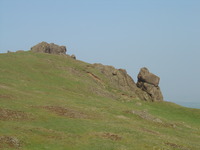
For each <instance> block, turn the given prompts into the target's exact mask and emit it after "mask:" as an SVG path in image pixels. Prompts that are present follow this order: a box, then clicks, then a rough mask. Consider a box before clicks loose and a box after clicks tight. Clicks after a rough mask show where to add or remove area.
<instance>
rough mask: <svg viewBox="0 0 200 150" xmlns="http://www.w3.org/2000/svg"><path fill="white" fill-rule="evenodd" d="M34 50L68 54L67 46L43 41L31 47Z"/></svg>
mask: <svg viewBox="0 0 200 150" xmlns="http://www.w3.org/2000/svg"><path fill="white" fill-rule="evenodd" d="M31 51H32V52H38V53H49V54H66V52H67V49H66V47H65V46H59V45H56V44H54V43H50V44H49V43H47V42H41V43H39V44H37V45H35V46H33V47H31Z"/></svg>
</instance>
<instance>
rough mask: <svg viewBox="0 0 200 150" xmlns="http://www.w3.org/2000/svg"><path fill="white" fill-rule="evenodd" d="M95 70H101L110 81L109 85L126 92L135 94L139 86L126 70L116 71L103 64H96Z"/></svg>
mask: <svg viewBox="0 0 200 150" xmlns="http://www.w3.org/2000/svg"><path fill="white" fill-rule="evenodd" d="M94 66H95V68H97V69H99V70H100V71H101V73H103V74H104V75H105V76H106V78H107V79H108V82H109V84H110V85H111V86H112V87H114V88H116V89H120V90H122V91H125V92H133V93H134V92H135V91H136V89H137V86H136V84H135V82H134V80H133V79H132V78H131V77H130V76H129V75H128V74H127V72H126V70H124V69H116V68H114V67H113V66H106V65H102V64H94Z"/></svg>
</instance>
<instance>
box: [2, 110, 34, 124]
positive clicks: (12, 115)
mask: <svg viewBox="0 0 200 150" xmlns="http://www.w3.org/2000/svg"><path fill="white" fill-rule="evenodd" d="M29 119H33V118H32V116H31V115H29V114H27V113H25V112H23V111H15V110H10V109H5V108H0V120H4V121H6V120H29Z"/></svg>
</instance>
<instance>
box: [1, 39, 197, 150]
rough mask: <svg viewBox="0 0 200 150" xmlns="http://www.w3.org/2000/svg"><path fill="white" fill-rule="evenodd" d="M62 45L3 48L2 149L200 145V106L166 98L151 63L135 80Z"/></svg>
mask: <svg viewBox="0 0 200 150" xmlns="http://www.w3.org/2000/svg"><path fill="white" fill-rule="evenodd" d="M43 44H44V47H42V45H43ZM54 47H56V48H54ZM40 48H41V49H42V51H40ZM56 49H58V53H57V52H56ZM60 50H61V49H60V46H59V45H56V44H49V43H46V42H45V43H44V42H43V43H42V44H40V45H39V46H38V48H37V45H36V47H34V48H32V49H31V50H30V51H17V52H15V53H13V52H9V53H6V54H0V149H3V150H13V149H19V150H153V149H154V150H159V149H162V150H175V149H176V150H199V149H200V143H199V141H200V136H199V135H200V129H199V127H200V110H199V109H191V108H185V107H182V106H179V105H176V104H173V103H170V102H167V101H163V100H162V99H163V98H162V93H161V91H160V88H159V81H160V78H159V77H158V76H156V75H154V74H152V73H151V72H149V70H148V69H147V68H141V70H140V72H139V74H138V81H137V82H136V83H135V82H134V80H133V79H132V78H131V77H130V76H129V75H128V73H127V72H126V70H124V69H116V68H114V67H113V66H106V65H102V64H89V63H86V62H83V61H80V60H77V59H75V57H74V56H73V57H72V56H70V55H68V54H66V53H64V51H63V53H60ZM145 100H146V101H145ZM152 101H158V102H152Z"/></svg>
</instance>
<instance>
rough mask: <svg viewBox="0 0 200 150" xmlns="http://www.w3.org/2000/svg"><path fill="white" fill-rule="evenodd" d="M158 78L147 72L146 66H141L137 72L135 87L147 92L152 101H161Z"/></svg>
mask: <svg viewBox="0 0 200 150" xmlns="http://www.w3.org/2000/svg"><path fill="white" fill-rule="evenodd" d="M159 81H160V78H159V77H158V76H156V75H154V74H152V73H150V72H149V70H148V69H147V68H145V67H144V68H141V69H140V72H139V74H138V82H137V87H138V88H140V89H142V90H143V91H145V92H146V93H148V95H149V96H150V98H151V100H152V101H163V96H162V92H161V90H160V87H159V86H158V85H159Z"/></svg>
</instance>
